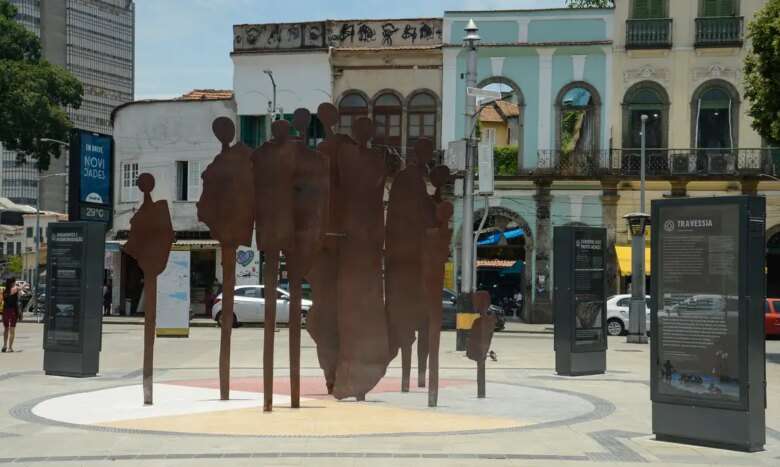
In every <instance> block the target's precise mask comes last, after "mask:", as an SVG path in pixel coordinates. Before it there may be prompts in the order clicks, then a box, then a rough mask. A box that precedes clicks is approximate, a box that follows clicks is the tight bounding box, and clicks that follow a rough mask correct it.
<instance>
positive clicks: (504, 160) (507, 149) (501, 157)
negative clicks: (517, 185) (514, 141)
mask: <svg viewBox="0 0 780 467" xmlns="http://www.w3.org/2000/svg"><path fill="white" fill-rule="evenodd" d="M493 157H494V159H493V160H494V164H495V172H496V176H498V177H511V176H514V175H517V146H502V147H497V148H496V149H495V150H494V152H493Z"/></svg>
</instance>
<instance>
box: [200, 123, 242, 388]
mask: <svg viewBox="0 0 780 467" xmlns="http://www.w3.org/2000/svg"><path fill="white" fill-rule="evenodd" d="M211 127H212V130H213V132H214V135H215V136H216V137H217V139H218V140H219V141H220V143H222V150H221V151H220V153H219V154H218V155H217V156H216V158H214V161H213V162H212V163H211V164H209V166H208V167H207V168H206V170H205V171H204V172H203V174H202V175H201V178H202V180H203V193H202V194H201V197H200V200H199V201H198V204H197V206H198V220H199V221H201V222H203V223H204V224H206V225H207V226H208V228H209V230H210V231H211V236H212V238H214V239H216V240H218V241H219V243H220V246H221V247H222V271H223V278H222V283H223V285H224V287H223V291H222V312H221V315H220V317H219V321H220V326H221V327H222V331H221V336H220V343H219V394H220V398H221V399H222V400H228V399H229V398H230V338H231V332H232V328H233V319H234V313H233V307H234V290H235V286H236V249H238V247H239V245H245V246H250V245H251V244H252V229H253V228H254V216H255V208H254V206H255V196H254V179H253V177H252V150H251V149H250V148H249V147H248V146H246V145H245V144H243V143H237V144H235V145H234V146H230V143H231V142H232V141H233V138H234V137H235V135H236V128H235V126H234V125H233V121H232V120H230V119H229V118H227V117H219V118H217V119H215V120H214V123H213V124H212V126H211Z"/></svg>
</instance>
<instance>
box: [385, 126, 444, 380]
mask: <svg viewBox="0 0 780 467" xmlns="http://www.w3.org/2000/svg"><path fill="white" fill-rule="evenodd" d="M414 149H415V150H414V155H413V156H411V157H408V158H407V164H406V167H405V168H404V169H403V170H402V171H401V172H400V173H399V174H398V175H397V176H396V177H395V180H394V181H393V186H392V188H391V189H390V199H389V203H388V208H387V227H386V241H385V249H386V259H385V264H386V274H385V280H386V282H385V284H386V291H385V297H386V307H387V313H388V320H389V324H390V333H389V337H390V350H391V357H392V356H394V355H395V354H397V352H398V349H400V350H401V357H402V358H401V367H402V374H401V391H403V392H408V391H409V379H410V378H409V377H410V372H411V360H412V344H413V343H414V339H415V332H416V331H418V330H419V329H420V327H421V322H422V320H424V319H427V317H428V308H429V307H427V306H426V303H427V300H426V297H427V294H426V291H425V285H424V280H423V263H424V261H423V249H424V244H425V241H424V239H425V235H426V231H427V229H428V228H431V227H435V225H436V222H435V219H436V215H435V205H434V202H433V200H432V199H431V197H430V196H429V195H428V192H427V188H426V184H425V175H427V174H426V167H425V164H426V163H427V162H428V161H429V160H430V159H431V157H432V156H433V143H432V142H431V141H430V140H427V139H420V140H418V141H417V143H416V144H415V148H414ZM439 293H441V292H439ZM425 341H426V342H425V344H423V345H424V346H425V347H427V344H428V342H427V341H428V339H427V335H426V338H425ZM418 345H419V343H418Z"/></svg>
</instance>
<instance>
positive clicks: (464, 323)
mask: <svg viewBox="0 0 780 467" xmlns="http://www.w3.org/2000/svg"><path fill="white" fill-rule="evenodd" d="M465 31H466V37H465V38H464V39H463V46H464V47H466V48H467V49H468V67H467V71H466V112H465V115H464V117H465V133H466V135H465V136H466V163H465V177H464V181H463V225H462V232H461V242H462V243H461V258H462V261H461V280H460V296H459V297H458V308H457V311H458V319H457V338H456V344H455V349H456V350H459V351H463V350H466V339H467V336H468V332H469V330H470V329H471V323H472V322H473V319H474V307H473V304H472V292H473V290H472V283H473V281H474V279H473V275H474V246H473V242H474V157H475V155H476V154H477V141H476V139H475V138H474V128H475V127H476V118H477V115H476V113H475V109H476V106H477V98H476V96H471V95H469V92H468V89H469V88H473V87H476V85H477V44H478V43H479V40H480V38H479V34H478V32H479V28H477V25H476V24H474V20H469V23H468V24H467V25H466V27H465Z"/></svg>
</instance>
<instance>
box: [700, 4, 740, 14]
mask: <svg viewBox="0 0 780 467" xmlns="http://www.w3.org/2000/svg"><path fill="white" fill-rule="evenodd" d="M702 1H703V2H704V3H703V10H704V11H702V16H705V17H712V16H734V15H735V14H736V11H735V10H736V8H735V7H736V4H735V0H702Z"/></svg>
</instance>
